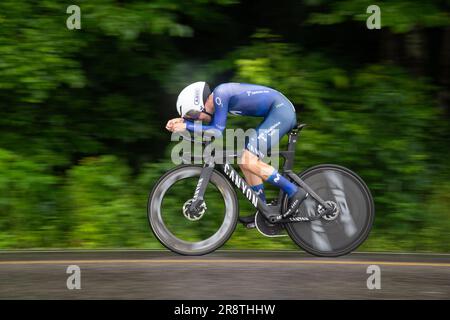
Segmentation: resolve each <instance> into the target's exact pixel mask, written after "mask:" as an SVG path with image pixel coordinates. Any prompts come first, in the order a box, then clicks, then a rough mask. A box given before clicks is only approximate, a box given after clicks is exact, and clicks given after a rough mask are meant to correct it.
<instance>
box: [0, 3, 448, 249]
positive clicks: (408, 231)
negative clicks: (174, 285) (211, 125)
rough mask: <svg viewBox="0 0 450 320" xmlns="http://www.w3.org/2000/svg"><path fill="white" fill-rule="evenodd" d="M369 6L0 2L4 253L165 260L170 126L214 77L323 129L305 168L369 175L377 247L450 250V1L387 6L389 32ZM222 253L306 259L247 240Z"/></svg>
mask: <svg viewBox="0 0 450 320" xmlns="http://www.w3.org/2000/svg"><path fill="white" fill-rule="evenodd" d="M71 4H75V5H78V6H80V8H81V30H69V29H68V28H67V27H66V19H67V18H68V17H69V14H67V13H66V9H67V7H68V6H69V5H71ZM371 4H374V3H372V1H366V0H344V1H326V0H305V1H299V0H296V1H283V2H274V1H266V0H263V1H237V0H194V1H180V0H171V1H169V0H153V1H145V0H134V1H131V0H130V1H125V0H96V1H87V0H86V1H75V0H73V1H70V3H64V2H61V1H56V0H26V1H25V0H2V1H1V2H0V248H2V249H12V248H110V247H114V248H116V247H133V248H159V247H161V246H160V245H159V243H158V242H157V241H156V239H155V238H154V237H153V235H152V234H151V231H150V230H149V227H148V224H147V219H146V200H147V196H148V192H149V191H150V190H151V188H152V185H153V184H154V183H155V182H156V180H157V178H158V177H159V176H160V175H161V174H163V173H164V172H166V171H167V170H168V169H169V168H171V167H173V164H172V163H171V161H170V149H171V147H172V146H173V144H172V143H170V134H169V133H168V132H166V131H165V129H164V126H165V123H166V121H167V120H168V119H170V118H173V117H176V116H177V114H176V110H175V100H176V95H177V93H178V92H179V91H180V90H181V89H182V88H183V87H184V86H185V85H187V84H188V83H190V82H193V81H198V80H206V81H208V82H209V83H210V85H211V86H212V87H214V86H215V85H217V84H219V83H222V82H227V81H242V82H252V83H258V84H262V85H268V86H271V87H273V88H275V89H277V90H279V91H281V92H283V93H284V94H285V95H286V96H287V97H288V98H289V99H291V101H292V102H293V103H294V105H295V107H296V109H297V112H298V114H299V116H300V119H301V121H302V122H306V123H308V124H309V125H310V126H309V127H308V128H307V129H306V130H305V131H304V133H303V134H302V136H301V139H300V143H299V144H298V150H297V163H296V169H297V171H301V170H303V169H305V168H307V167H309V166H311V165H315V164H319V163H327V162H332V163H337V164H341V165H344V166H347V167H349V168H351V169H352V170H354V171H356V172H357V173H358V174H360V175H361V176H362V177H363V178H364V180H365V181H366V182H367V183H368V185H369V187H370V189H371V190H372V193H373V195H374V197H375V202H376V209H377V216H376V220H375V226H374V229H373V231H372V233H371V236H370V237H369V239H368V241H367V242H366V243H365V244H364V245H363V246H362V248H361V249H362V250H407V251H440V252H449V251H450V232H449V230H450V179H449V178H450V166H449V160H448V159H449V157H450V153H449V145H450V143H449V142H450V141H449V138H450V126H449V116H450V115H449V111H450V110H449V103H450V94H449V87H450V16H449V8H450V1H448V0H430V1H425V2H424V1H417V0H416V1H414V0H389V1H387V0H385V1H378V2H377V3H376V4H377V5H378V6H379V7H380V8H381V29H380V30H368V29H367V27H366V19H367V18H368V17H369V16H370V14H367V13H366V9H367V7H368V6H369V5H371ZM258 121H259V120H258V119H251V120H248V119H242V118H241V119H239V118H233V119H232V121H231V122H230V124H231V126H234V127H238V126H244V127H246V128H250V127H252V126H254V125H256V124H257V123H258ZM186 192H187V193H186V194H188V193H189V192H191V191H186ZM241 205H242V206H241V208H242V210H241V214H244V215H246V214H249V213H251V208H250V207H249V206H248V204H246V203H245V201H243V199H242V198H241ZM225 247H226V248H289V249H292V248H294V246H293V244H292V243H291V241H290V240H289V239H282V240H280V239H275V240H271V239H267V238H264V237H262V236H261V235H259V234H258V232H257V231H256V230H244V229H243V227H242V226H238V228H237V230H236V232H235V234H234V235H233V237H232V238H231V240H230V241H229V242H228V243H227V244H226V246H225Z"/></svg>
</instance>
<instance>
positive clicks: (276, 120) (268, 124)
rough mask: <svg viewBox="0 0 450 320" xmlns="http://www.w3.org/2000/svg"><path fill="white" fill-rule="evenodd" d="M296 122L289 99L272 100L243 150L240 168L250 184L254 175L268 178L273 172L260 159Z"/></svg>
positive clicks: (253, 179) (272, 169)
mask: <svg viewBox="0 0 450 320" xmlns="http://www.w3.org/2000/svg"><path fill="white" fill-rule="evenodd" d="M296 123H297V120H296V115H295V109H294V107H293V106H292V104H291V102H290V101H289V100H287V99H286V98H285V97H284V96H281V97H280V98H279V99H277V100H276V101H275V102H274V104H273V106H272V108H271V111H270V112H269V114H268V115H267V116H266V118H265V119H264V121H263V122H262V123H261V124H260V125H259V126H258V127H257V128H256V131H255V132H254V133H253V134H252V135H250V136H249V139H248V143H247V144H246V150H244V152H243V155H242V160H241V161H242V164H243V165H242V166H241V168H242V169H243V172H244V174H245V175H246V180H247V182H248V183H249V184H250V185H252V184H251V182H252V181H255V180H256V181H257V179H256V178H253V177H254V176H257V177H259V178H261V179H263V180H268V179H269V178H270V176H271V175H272V174H273V173H274V170H275V168H274V167H273V166H271V165H269V164H267V163H265V162H263V161H261V160H262V159H263V158H264V157H266V155H267V153H268V152H269V151H270V150H271V149H272V148H273V147H274V146H275V145H277V144H278V143H279V140H280V139H281V138H282V137H283V136H284V135H285V134H287V133H288V132H289V131H290V130H291V129H292V128H293V127H294V126H295V125H296ZM275 171H276V170H275ZM249 173H250V174H249ZM247 176H248V179H247ZM278 180H279V179H278V178H277V181H278ZM269 182H270V181H269Z"/></svg>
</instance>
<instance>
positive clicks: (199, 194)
mask: <svg viewBox="0 0 450 320" xmlns="http://www.w3.org/2000/svg"><path fill="white" fill-rule="evenodd" d="M305 126H306V124H300V125H298V126H297V127H296V128H294V129H293V130H291V131H290V132H289V134H288V137H289V140H288V149H287V150H286V151H280V152H279V153H280V156H282V157H283V158H284V163H283V169H282V172H281V174H282V175H283V176H285V177H288V178H290V179H291V180H293V181H294V182H295V183H297V184H298V185H299V186H300V187H301V188H303V189H304V190H305V191H306V192H307V193H309V195H310V196H311V197H313V198H314V199H315V200H316V201H317V202H318V203H320V204H321V205H322V206H323V207H324V208H326V209H328V208H329V206H328V204H327V203H326V202H325V201H324V200H323V199H322V198H321V197H320V196H319V195H318V194H316V193H315V192H314V190H312V189H311V188H310V187H309V186H308V185H307V184H306V183H305V182H304V181H303V180H302V179H300V178H299V177H298V176H297V175H296V174H295V173H294V172H293V171H292V168H293V165H294V157H295V145H296V143H297V136H298V133H299V132H300V131H301V130H302V129H303V128H304V127H305ZM216 166H218V167H219V171H220V172H221V173H223V174H224V176H226V177H227V179H228V181H230V182H232V183H233V184H234V185H235V186H236V187H237V188H238V189H239V190H241V192H242V194H243V195H244V196H245V197H246V198H247V199H248V200H249V201H250V202H251V203H252V205H253V206H254V207H255V208H257V209H258V210H259V212H261V213H262V214H263V215H264V216H265V217H266V219H268V220H269V221H271V222H277V221H280V220H282V219H283V217H282V215H281V204H282V203H281V202H282V199H283V197H284V192H283V191H282V190H280V193H279V195H278V203H277V205H276V206H268V205H267V204H266V203H264V202H263V201H260V199H259V197H258V195H257V194H256V193H255V192H254V191H253V190H252V188H251V187H250V186H249V185H248V184H247V182H246V181H245V179H244V178H242V177H241V175H240V174H239V173H238V172H237V171H236V170H235V169H234V168H233V166H232V165H231V164H230V163H229V162H228V160H227V159H224V164H215V163H214V162H213V161H211V162H209V163H206V164H205V165H204V166H203V169H202V172H201V174H200V178H199V180H198V183H197V187H196V189H195V193H194V197H193V202H192V204H191V205H190V208H196V207H197V206H198V205H200V204H201V203H202V202H203V196H204V194H205V191H206V187H207V186H208V183H209V179H210V178H211V174H212V172H213V170H214V168H215V167H216Z"/></svg>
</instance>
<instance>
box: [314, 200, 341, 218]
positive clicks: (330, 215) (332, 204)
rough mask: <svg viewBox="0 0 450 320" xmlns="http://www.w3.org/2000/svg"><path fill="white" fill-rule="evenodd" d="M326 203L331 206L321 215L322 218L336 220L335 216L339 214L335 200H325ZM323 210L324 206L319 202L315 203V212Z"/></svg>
mask: <svg viewBox="0 0 450 320" xmlns="http://www.w3.org/2000/svg"><path fill="white" fill-rule="evenodd" d="M326 203H327V204H328V205H329V206H330V207H331V209H329V212H327V213H325V214H324V215H323V216H322V218H323V219H325V220H327V221H333V220H336V218H337V217H338V216H339V212H340V211H339V208H338V206H337V204H336V202H334V201H326ZM325 210H326V208H324V207H323V206H322V205H321V204H318V205H317V212H318V213H319V214H321V213H323V212H324V211H325Z"/></svg>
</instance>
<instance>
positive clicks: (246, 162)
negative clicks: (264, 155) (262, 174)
mask: <svg viewBox="0 0 450 320" xmlns="http://www.w3.org/2000/svg"><path fill="white" fill-rule="evenodd" d="M257 164H258V157H257V156H255V155H254V154H253V153H251V152H250V151H248V150H244V151H243V152H242V158H241V163H240V164H239V166H240V167H241V168H242V169H244V170H248V171H254V169H255V166H257Z"/></svg>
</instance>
